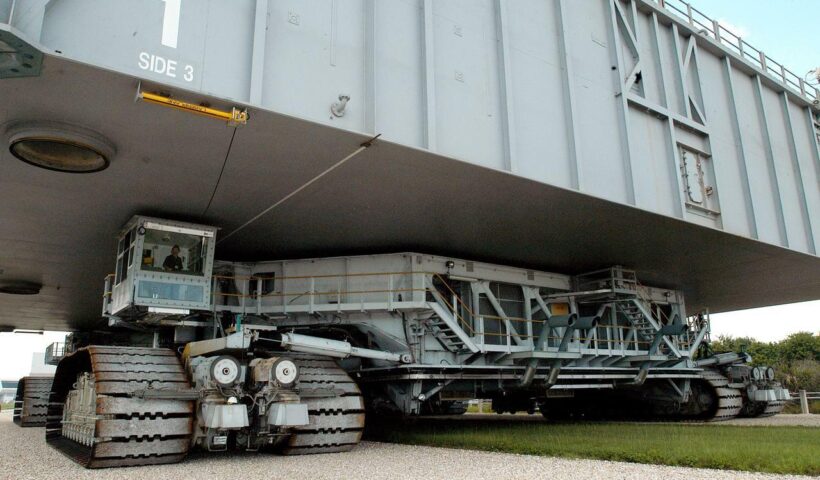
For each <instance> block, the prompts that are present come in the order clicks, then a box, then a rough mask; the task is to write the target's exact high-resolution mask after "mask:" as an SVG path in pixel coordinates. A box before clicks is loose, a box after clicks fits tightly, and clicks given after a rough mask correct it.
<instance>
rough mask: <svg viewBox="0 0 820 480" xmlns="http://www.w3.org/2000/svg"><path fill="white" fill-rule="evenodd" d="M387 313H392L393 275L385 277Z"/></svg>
mask: <svg viewBox="0 0 820 480" xmlns="http://www.w3.org/2000/svg"><path fill="white" fill-rule="evenodd" d="M387 311H388V312H392V311H393V274H392V273H391V274H389V275H387Z"/></svg>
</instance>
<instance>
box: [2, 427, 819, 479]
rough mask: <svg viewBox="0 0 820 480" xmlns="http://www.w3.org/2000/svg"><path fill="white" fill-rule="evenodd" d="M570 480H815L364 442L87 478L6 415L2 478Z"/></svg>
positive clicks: (195, 460) (199, 458)
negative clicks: (346, 448) (349, 447)
mask: <svg viewBox="0 0 820 480" xmlns="http://www.w3.org/2000/svg"><path fill="white" fill-rule="evenodd" d="M547 477H549V478H567V479H579V480H580V479H584V480H587V479H598V478H600V479H632V478H663V479H664V480H678V479H680V480H696V479H704V480H706V479H708V480H721V479H730V478H731V479H735V478H737V479H772V478H806V479H808V478H812V477H797V476H777V475H766V474H755V473H743V472H731V471H721V470H706V469H693V468H679V467H664V466H654V465H639V464H631V463H622V462H605V461H599V460H568V459H560V458H550V457H536V456H528V455H512V454H506V453H487V452H475V451H466V450H450V449H446V448H431V447H414V446H406V445H392V444H386V443H375V442H364V443H362V444H361V445H360V446H359V447H358V448H357V449H356V450H354V451H353V452H350V453H340V454H327V455H312V456H304V457H279V456H275V455H262V454H259V455H257V454H241V455H232V456H228V455H205V454H201V453H200V454H192V455H191V456H189V457H188V459H187V460H186V461H185V462H183V463H181V464H175V465H160V466H151V467H134V468H121V469H106V470H84V469H82V468H80V467H79V466H77V465H75V464H74V463H72V462H71V461H70V460H68V459H67V458H66V457H64V456H63V455H62V454H60V453H59V452H57V451H56V450H53V449H51V448H50V447H48V446H47V445H46V444H45V440H44V439H43V429H41V428H20V427H18V426H16V425H14V424H13V423H12V421H11V415H10V414H9V413H7V412H3V413H2V414H0V478H3V479H43V480H46V479H59V480H65V479H67V478H69V479H83V478H94V479H143V478H144V479H151V480H160V479H166V478H169V479H170V478H173V479H180V480H183V479H196V480H204V479H240V480H253V479H265V480H270V479H275V478H287V479H288V480H291V479H302V478H304V479H311V480H321V479H337V478H345V479H367V480H377V479H390V480H397V479H405V478H407V479H416V478H426V479H438V478H443V479H447V480H456V479H461V478H465V479H466V478H470V479H474V478H488V479H490V478H491V479H493V480H497V479H500V478H503V479H508V478H526V479H528V480H530V479H533V478H547Z"/></svg>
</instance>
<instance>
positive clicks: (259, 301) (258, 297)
mask: <svg viewBox="0 0 820 480" xmlns="http://www.w3.org/2000/svg"><path fill="white" fill-rule="evenodd" d="M261 313H262V278H261V277H259V278H257V279H256V314H257V315H259V314H261Z"/></svg>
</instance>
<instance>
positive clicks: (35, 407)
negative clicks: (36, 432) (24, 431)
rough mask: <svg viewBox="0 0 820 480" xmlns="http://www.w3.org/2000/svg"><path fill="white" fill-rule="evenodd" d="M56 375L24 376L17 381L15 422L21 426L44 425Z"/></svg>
mask: <svg viewBox="0 0 820 480" xmlns="http://www.w3.org/2000/svg"><path fill="white" fill-rule="evenodd" d="M53 379H54V377H45V376H42V377H40V376H32V377H23V378H21V379H20V382H19V383H17V394H16V395H15V397H14V416H13V418H14V423H16V424H17V425H20V426H21V427H44V426H46V416H47V414H48V396H49V393H50V392H51V382H52V380H53Z"/></svg>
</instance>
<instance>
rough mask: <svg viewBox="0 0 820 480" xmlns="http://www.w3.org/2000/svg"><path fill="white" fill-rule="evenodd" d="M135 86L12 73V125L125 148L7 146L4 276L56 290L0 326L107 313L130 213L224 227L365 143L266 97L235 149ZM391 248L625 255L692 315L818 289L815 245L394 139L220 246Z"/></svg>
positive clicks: (334, 250) (74, 73) (0, 117)
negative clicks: (49, 166)
mask: <svg viewBox="0 0 820 480" xmlns="http://www.w3.org/2000/svg"><path fill="white" fill-rule="evenodd" d="M136 88H137V79H135V78H133V77H129V76H125V75H122V74H117V73H113V72H110V71H106V70H102V69H99V68H95V67H91V66H87V65H83V64H79V63H75V62H72V61H68V60H65V59H62V58H59V57H54V56H51V55H47V56H46V59H45V61H44V65H43V71H42V75H41V76H40V77H36V78H22V79H6V80H0V105H2V106H3V108H2V109H0V124H6V123H7V122H11V121H18V120H58V121H63V122H69V123H76V124H79V125H82V126H84V127H87V128H91V129H94V130H97V131H99V132H100V133H101V134H103V135H105V136H106V137H108V138H109V139H110V140H111V141H112V142H113V143H114V144H115V145H116V147H117V155H116V156H115V158H114V160H113V162H112V165H111V167H110V168H108V169H107V170H105V171H103V172H100V173H96V174H89V175H71V174H61V173H56V172H51V171H46V170H42V169H38V168H35V167H32V166H29V165H27V164H24V163H23V162H20V161H18V160H17V159H15V158H14V157H12V156H11V155H10V154H9V152H8V150H7V148H6V147H5V146H3V148H2V150H0V270H2V274H0V279H4V280H8V279H16V280H31V281H37V282H42V284H43V285H44V288H43V289H42V291H41V293H40V294H39V295H36V296H11V295H6V294H0V325H3V326H13V327H16V328H27V329H82V328H89V327H93V326H99V325H104V323H101V322H100V317H99V312H100V308H101V295H102V288H103V277H104V276H105V275H106V274H108V273H110V272H111V271H113V268H114V259H115V253H116V252H115V250H116V241H115V235H116V233H117V231H118V229H119V228H120V227H121V226H122V224H124V223H125V222H126V221H127V220H128V219H129V218H130V217H131V215H133V214H135V213H140V214H146V215H154V216H162V217H166V218H172V219H178V220H187V221H194V222H198V223H205V224H213V225H216V226H218V227H220V228H221V229H222V230H221V232H220V233H221V235H223V236H224V235H225V234H226V233H228V232H231V231H233V229H234V228H236V227H237V226H239V225H241V224H242V223H244V222H245V221H247V220H248V219H250V218H251V217H253V216H254V215H256V214H257V213H259V212H260V211H262V210H263V209H265V208H267V207H268V206H269V205H271V204H273V203H274V202H276V201H278V200H280V199H281V198H282V197H284V196H285V195H287V194H288V193H290V192H291V191H293V190H294V189H296V188H297V187H299V186H301V185H302V184H303V183H304V182H306V181H308V180H309V179H311V178H312V177H314V176H315V175H317V174H318V173H320V172H321V171H322V170H324V169H325V168H327V167H328V166H330V165H332V164H333V163H335V162H337V161H339V160H340V159H342V158H343V157H345V156H347V155H348V154H350V153H351V152H353V151H354V150H355V149H356V148H358V146H359V144H360V143H361V142H363V141H365V140H366V139H367V138H368V137H367V136H364V135H357V134H353V133H350V132H346V131H342V130H337V129H332V128H328V127H325V126H320V125H317V124H313V123H309V122H306V121H303V120H299V119H295V118H292V117H287V116H284V115H280V114H276V113H273V112H268V111H260V110H253V111H252V112H251V120H250V122H249V123H248V125H247V126H245V127H241V128H239V129H238V130H237V131H236V136H235V138H234V139H233V143H232V145H231V137H232V134H233V129H232V128H228V127H226V126H225V124H223V123H221V122H219V121H216V120H212V119H208V118H204V117H198V116H194V115H191V114H188V113H184V112H179V111H175V110H171V109H167V108H162V107H158V106H155V105H149V104H145V103H135V102H134V94H135V93H136ZM148 88H149V89H150V86H148ZM161 90H164V91H171V92H174V90H173V89H169V88H167V87H163V88H162V89H161ZM194 98H195V99H197V100H202V101H206V100H207V101H209V102H211V103H212V104H213V105H214V106H227V105H226V104H225V103H224V102H223V101H221V100H218V99H207V98H202V96H197V97H194ZM229 146H230V149H229ZM226 156H227V163H226V164H225V168H224V173H223V174H222V176H221V181H220V182H219V185H218V187H217V188H216V193H215V196H214V199H213V202H212V204H211V205H210V208H207V206H208V203H209V200H210V198H211V195H212V193H213V192H214V188H215V186H216V185H217V179H218V178H219V177H220V171H221V170H222V167H223V163H224V162H225V161H226ZM394 251H419V252H426V253H433V254H439V255H453V256H458V257H460V258H467V259H476V260H485V261H492V262H496V263H504V264H511V265H518V266H527V267H532V268H539V269H544V270H552V271H556V272H560V273H570V274H572V273H580V272H584V271H588V270H593V269H597V268H600V267H607V266H610V265H613V264H622V265H624V266H626V267H628V268H632V269H635V270H637V271H638V275H639V277H640V278H641V279H642V280H643V281H645V282H646V283H648V284H657V285H658V286H664V287H670V288H678V289H682V290H683V291H684V292H685V295H686V298H687V303H688V310H689V311H695V310H696V309H699V308H703V307H707V306H708V307H710V308H711V310H712V311H713V312H718V311H726V310H734V309H741V308H750V307H757V306H764V305H773V304H781V303H789V302H796V301H802V300H811V299H816V298H820V258H817V257H815V256H811V255H805V254H801V253H797V252H794V251H791V250H787V249H784V248H780V247H776V246H772V245H768V244H764V243H761V242H758V241H755V240H750V239H746V238H742V237H738V236H733V235H730V234H726V233H723V232H720V231H717V230H713V229H708V228H704V227H698V226H695V225H692V224H689V223H686V222H683V221H680V220H676V219H673V218H669V217H664V216H659V215H657V214H653V213H649V212H646V211H642V210H639V209H636V208H632V207H628V206H624V205H620V204H616V203H613V202H609V201H605V200H601V199H597V198H594V197H591V196H588V195H584V194H579V193H576V192H573V191H568V190H564V189H560V188H556V187H552V186H549V185H546V184H542V183H539V182H535V181H532V180H527V179H524V178H521V177H517V176H514V175H511V174H508V173H504V172H500V171H495V170H490V169H486V168H482V167H478V166H475V165H470V164H466V163H464V162H460V161H456V160H452V159H449V158H446V157H442V156H440V155H435V154H432V153H429V152H424V151H420V150H414V149H411V148H407V147H403V146H399V145H395V144H391V143H388V142H383V141H380V142H377V143H376V144H375V146H374V147H372V148H370V149H368V150H366V151H364V152H363V153H362V154H360V155H359V156H357V157H356V158H354V159H353V160H351V161H350V162H349V163H347V164H346V165H344V166H343V167H341V168H340V169H339V170H337V171H335V172H333V173H332V174H330V175H329V176H327V177H325V178H323V179H322V180H320V181H319V182H317V183H315V184H314V185H312V186H310V187H309V188H307V189H306V190H304V191H303V192H301V193H300V194H299V195H297V196H295V197H294V198H292V199H290V200H289V201H288V202H286V203H284V204H283V205H281V206H280V207H278V208H277V209H275V210H273V211H272V212H271V213H269V214H267V215H265V216H264V217H262V218H261V219H260V220H259V221H257V222H255V223H253V224H252V225H251V226H249V227H248V228H246V229H244V230H243V231H242V232H241V233H238V234H237V235H235V236H233V237H231V238H230V239H229V240H228V241H226V242H224V243H220V244H219V245H218V248H217V258H221V259H227V260H251V259H253V260H262V259H280V258H297V257H307V256H326V255H341V254H357V253H384V252H394ZM783 320H788V319H783Z"/></svg>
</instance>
